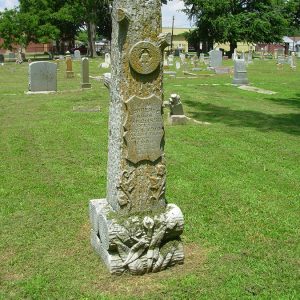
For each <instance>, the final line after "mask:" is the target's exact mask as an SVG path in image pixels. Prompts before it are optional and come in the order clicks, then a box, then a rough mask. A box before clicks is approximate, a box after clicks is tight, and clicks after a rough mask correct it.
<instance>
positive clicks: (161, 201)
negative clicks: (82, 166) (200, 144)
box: [90, 0, 184, 275]
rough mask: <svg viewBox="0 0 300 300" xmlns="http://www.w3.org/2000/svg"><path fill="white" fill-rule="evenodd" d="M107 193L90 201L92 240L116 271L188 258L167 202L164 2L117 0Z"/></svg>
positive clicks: (146, 269) (153, 268)
mask: <svg viewBox="0 0 300 300" xmlns="http://www.w3.org/2000/svg"><path fill="white" fill-rule="evenodd" d="M112 28H113V30H112V42H111V51H112V72H111V80H109V81H108V82H107V83H106V84H107V86H109V88H110V94H111V102H110V116H109V150H108V172H107V176H108V183H107V199H101V200H92V201H90V219H91V225H92V230H91V243H92V245H93V247H94V249H95V251H96V252H97V253H98V254H99V255H100V256H101V258H102V259H103V261H104V262H105V264H106V266H107V268H108V269H109V271H110V272H111V273H112V274H122V273H124V272H126V271H129V272H130V273H132V274H135V275H141V274H145V273H151V272H158V271H162V270H164V269H166V268H168V267H170V266H173V265H175V264H181V263H183V260H184V254H183V246H182V242H181V240H180V235H181V233H182V231H183V224H184V220H183V215H182V212H181V210H180V209H179V208H178V207H177V206H176V205H174V204H167V202H166V196H165V188H166V162H165V155H164V136H165V134H164V124H163V117H162V106H163V89H162V83H163V81H162V79H163V70H162V60H163V57H162V54H163V50H164V48H165V47H167V46H168V45H169V44H170V40H171V38H170V36H169V35H164V34H161V1H148V0H139V1H131V0H130V1H129V0H114V1H113V8H112Z"/></svg>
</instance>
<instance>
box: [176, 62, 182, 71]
mask: <svg viewBox="0 0 300 300" xmlns="http://www.w3.org/2000/svg"><path fill="white" fill-rule="evenodd" d="M180 67H181V65H180V62H179V61H177V62H176V69H177V70H179V69H180Z"/></svg>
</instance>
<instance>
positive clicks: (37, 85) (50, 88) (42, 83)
mask: <svg viewBox="0 0 300 300" xmlns="http://www.w3.org/2000/svg"><path fill="white" fill-rule="evenodd" d="M56 69H57V65H56V63H51V62H47V61H40V62H33V63H31V64H30V65H29V91H30V92H55V91H57V70H56Z"/></svg>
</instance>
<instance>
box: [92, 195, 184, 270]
mask: <svg viewBox="0 0 300 300" xmlns="http://www.w3.org/2000/svg"><path fill="white" fill-rule="evenodd" d="M89 213H90V221H91V226H92V230H91V244H92V246H93V248H94V250H95V251H96V253H97V254H98V255H99V256H100V257H101V258H102V260H103V261H104V263H105V264H106V266H107V268H108V270H109V271H110V273H111V274H115V275H120V274H122V273H124V272H130V273H131V274H133V275H142V274H145V273H152V272H159V271H162V270H165V269H167V268H169V267H172V266H174V265H176V264H183V262H184V252H183V245H182V242H181V240H180V235H181V234H182V232H183V225H184V218H183V214H182V212H181V210H180V209H179V208H178V207H177V206H176V205H174V204H168V205H167V207H166V208H165V211H162V212H157V213H149V214H147V213H137V214H133V215H130V216H125V215H124V216H123V217H122V215H120V214H119V213H116V212H114V210H113V209H112V208H111V206H110V205H109V204H108V202H107V201H106V199H99V200H91V201H90V205H89Z"/></svg>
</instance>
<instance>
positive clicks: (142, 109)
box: [124, 95, 164, 163]
mask: <svg viewBox="0 0 300 300" xmlns="http://www.w3.org/2000/svg"><path fill="white" fill-rule="evenodd" d="M126 106H127V119H126V122H125V124H124V128H125V134H124V139H125V140H126V143H127V159H128V160H130V161H131V162H133V163H138V162H139V161H142V160H150V161H155V160H157V159H158V158H159V157H161V155H162V149H161V141H162V138H163V135H164V129H163V118H162V112H161V107H162V101H161V99H160V98H159V97H157V96H155V95H152V96H150V97H149V98H139V97H136V96H133V97H132V98H130V99H129V100H128V101H127V102H126Z"/></svg>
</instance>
